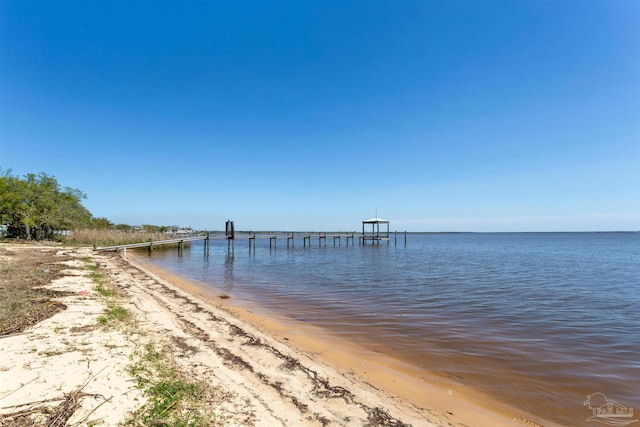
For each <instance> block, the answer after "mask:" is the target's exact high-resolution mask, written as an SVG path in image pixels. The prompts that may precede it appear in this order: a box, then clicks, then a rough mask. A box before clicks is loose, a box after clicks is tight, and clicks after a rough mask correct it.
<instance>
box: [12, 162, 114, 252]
mask: <svg viewBox="0 0 640 427" xmlns="http://www.w3.org/2000/svg"><path fill="white" fill-rule="evenodd" d="M86 197H87V196H86V194H84V193H83V192H82V191H80V190H78V189H77V188H71V187H62V186H61V185H60V184H59V183H58V181H57V180H56V179H55V178H54V177H52V176H50V175H47V174H46V173H40V174H33V173H29V174H26V175H24V176H23V177H18V176H15V175H13V174H12V173H11V170H7V171H2V170H0V226H1V227H3V229H4V234H5V235H6V236H7V237H17V238H24V239H27V240H32V239H35V240H47V239H52V238H54V237H55V236H56V234H60V233H61V232H63V231H67V230H74V229H77V228H85V227H86V228H102V227H111V226H112V224H111V223H110V222H109V221H108V220H107V219H105V218H94V217H93V215H91V213H90V212H89V211H88V210H87V208H85V207H84V206H83V205H82V200H84V199H86Z"/></svg>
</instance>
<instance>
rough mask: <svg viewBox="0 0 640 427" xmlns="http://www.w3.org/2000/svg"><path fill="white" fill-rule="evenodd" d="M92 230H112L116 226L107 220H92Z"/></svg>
mask: <svg viewBox="0 0 640 427" xmlns="http://www.w3.org/2000/svg"><path fill="white" fill-rule="evenodd" d="M91 228H96V229H98V230H111V229H113V228H114V226H113V223H112V222H111V221H109V220H108V219H107V218H92V219H91Z"/></svg>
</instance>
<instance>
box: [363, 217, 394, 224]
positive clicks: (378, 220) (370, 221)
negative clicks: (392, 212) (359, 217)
mask: <svg viewBox="0 0 640 427" xmlns="http://www.w3.org/2000/svg"><path fill="white" fill-rule="evenodd" d="M362 223H363V224H388V223H389V220H388V219H383V218H369V219H365V220H364V221H362Z"/></svg>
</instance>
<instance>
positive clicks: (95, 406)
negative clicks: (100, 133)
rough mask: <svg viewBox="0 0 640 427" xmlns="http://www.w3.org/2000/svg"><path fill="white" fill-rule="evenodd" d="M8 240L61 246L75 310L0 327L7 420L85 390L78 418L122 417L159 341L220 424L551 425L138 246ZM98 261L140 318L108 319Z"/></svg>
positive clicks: (2, 411) (61, 284)
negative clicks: (206, 283)
mask: <svg viewBox="0 0 640 427" xmlns="http://www.w3.org/2000/svg"><path fill="white" fill-rule="evenodd" d="M1 247H2V248H3V249H5V253H6V254H10V253H11V252H12V251H13V252H18V251H32V252H34V253H37V252H44V251H48V252H49V253H50V254H52V255H53V254H55V255H53V257H54V259H55V258H58V261H57V262H55V263H57V264H62V265H64V266H65V267H64V268H65V270H64V274H63V275H62V277H59V278H56V279H55V280H53V281H51V283H50V284H49V285H47V286H46V288H47V289H52V290H63V291H64V292H65V296H63V297H60V298H56V300H57V301H60V302H61V303H63V304H65V305H66V307H67V309H66V310H63V311H60V312H59V313H57V314H55V315H53V316H52V317H50V318H48V319H45V320H43V321H41V322H39V323H37V324H35V325H33V326H32V327H31V328H29V329H27V330H26V331H24V332H23V333H19V334H13V335H9V336H2V337H0V338H1V339H2V351H1V352H0V419H3V417H6V416H12V415H13V414H15V413H16V411H20V410H21V409H22V408H24V407H26V406H28V405H34V404H39V405H42V404H43V402H49V401H51V400H52V397H58V396H60V398H64V397H65V396H69V395H70V394H72V393H73V390H76V391H79V390H82V393H81V394H82V395H83V396H85V397H84V398H83V399H82V401H81V402H79V403H80V405H79V407H78V409H77V412H76V413H75V414H74V415H73V419H70V420H69V422H71V421H74V422H75V423H76V424H77V423H78V420H81V421H80V422H81V423H82V422H85V423H90V425H96V426H101V425H105V426H115V425H122V424H123V423H124V422H125V421H126V420H127V419H128V417H130V416H131V414H132V413H133V412H134V411H136V410H137V409H138V408H141V407H142V406H143V405H144V404H145V401H146V398H145V396H143V395H142V394H141V392H140V391H139V390H138V389H137V388H136V387H135V383H134V381H133V378H132V377H131V376H130V375H129V374H128V373H127V366H129V365H130V364H131V363H132V357H134V355H135V354H136V352H138V351H139V349H140V347H141V346H144V345H145V344H146V343H154V342H155V343H159V344H161V345H165V346H168V347H169V348H170V354H171V358H172V361H173V362H174V363H175V364H176V366H177V367H178V368H179V369H180V371H181V372H183V373H184V374H186V375H187V376H188V377H190V378H197V379H198V380H200V381H203V382H205V383H206V384H208V385H209V386H210V387H211V388H212V390H215V392H216V393H217V395H218V396H219V397H218V398H217V399H215V400H214V401H212V402H208V404H209V405H212V406H213V407H215V416H216V419H218V420H219V422H218V423H216V424H215V425H242V426H265V427H266V426H268V427H273V426H290V425H296V426H343V425H350V426H392V425H393V426H409V425H411V426H425V427H426V426H438V427H440V426H476V425H492V426H525V425H526V426H537V425H541V424H540V421H537V422H536V421H534V420H535V418H534V417H529V416H527V415H525V414H521V413H519V412H517V411H515V412H513V411H511V410H510V409H509V408H507V407H504V406H500V405H499V404H496V405H493V404H491V405H489V407H487V406H486V405H481V404H480V402H478V400H477V399H482V398H484V397H483V396H482V395H481V394H478V393H476V392H475V391H474V390H464V389H462V388H458V387H457V386H456V385H455V384H453V383H448V382H446V381H444V380H443V379H440V378H438V377H436V376H428V377H425V375H424V373H421V375H420V377H423V378H419V377H418V376H417V375H416V373H415V372H413V371H412V368H411V367H410V366H403V365H402V363H401V362H399V361H397V360H393V359H392V358H386V357H384V356H383V355H380V354H374V353H372V352H367V351H365V350H364V349H362V348H359V347H358V346H357V345H355V344H352V343H347V342H339V341H338V340H337V339H335V337H331V336H330V334H328V333H327V331H322V330H314V327H313V326H310V325H305V324H301V323H299V322H298V323H296V322H293V321H291V319H284V318H280V317H278V316H265V315H263V313H262V311H260V310H255V311H256V312H252V310H251V307H242V306H236V305H234V304H235V301H230V300H225V299H221V298H218V296H217V295H212V294H207V293H206V292H204V291H203V290H202V289H200V288H199V287H198V286H197V284H195V283H191V282H189V281H186V280H183V279H181V278H179V277H176V276H173V275H171V273H168V272H165V271H163V270H159V269H156V268H151V267H150V266H145V265H144V263H142V262H140V260H139V259H138V260H135V259H133V260H132V259H131V258H135V257H130V258H129V259H125V258H124V257H123V256H122V254H121V253H99V252H95V251H92V250H91V249H90V248H86V247H62V246H43V245H39V246H20V245H15V246H12V245H7V244H2V245H1ZM0 262H2V263H4V262H8V263H11V262H12V260H11V257H10V256H3V257H2V259H0ZM87 263H92V264H93V265H97V266H99V269H100V272H101V273H102V274H103V275H104V276H105V277H106V278H108V281H109V283H111V285H112V286H114V287H115V288H116V289H117V290H118V291H119V293H120V294H121V295H122V300H121V301H120V304H122V305H123V306H124V307H125V308H126V309H127V311H128V312H129V313H130V315H131V318H132V319H133V320H132V321H131V322H132V323H130V324H127V325H122V326H116V327H109V328H106V329H105V328H104V327H101V326H100V325H99V322H98V318H99V317H100V316H101V314H103V313H104V312H105V310H106V306H105V300H104V298H103V297H102V295H100V294H99V292H98V290H97V289H96V288H97V283H96V282H94V281H93V280H92V279H91V278H90V274H89V272H88V270H87V268H86V266H87ZM90 397H91V398H90ZM485 403H486V402H485ZM44 404H45V405H46V403H44ZM516 414H517V415H516ZM544 425H552V424H549V423H546V422H545V423H544Z"/></svg>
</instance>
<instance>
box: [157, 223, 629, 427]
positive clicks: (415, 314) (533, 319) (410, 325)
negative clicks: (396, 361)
mask: <svg viewBox="0 0 640 427" xmlns="http://www.w3.org/2000/svg"><path fill="white" fill-rule="evenodd" d="M150 262H151V263H153V264H154V265H156V266H157V267H160V268H162V269H165V270H167V271H171V272H173V273H175V274H178V275H179V276H181V277H184V278H185V279H188V280H191V281H194V282H197V283H199V284H200V286H202V287H203V288H204V289H211V290H212V292H218V293H225V294H228V295H230V296H231V297H232V298H234V299H236V300H240V301H241V300H247V301H253V302H256V303H258V304H260V305H262V306H264V307H268V308H269V309H270V310H272V311H274V312H278V313H281V314H282V315H285V316H287V317H290V318H293V319H296V320H299V321H302V322H307V323H309V324H313V325H317V326H320V327H324V328H327V329H329V330H331V331H332V332H334V333H337V334H339V335H343V336H344V337H346V338H348V339H351V340H354V339H355V340H357V341H358V342H359V343H361V344H363V345H365V346H367V347H368V348H370V349H371V351H383V352H385V353H390V355H392V356H395V357H398V358H401V359H403V360H405V361H407V362H408V363H410V364H412V365H414V366H417V367H419V368H421V369H424V370H425V371H428V372H435V373H438V374H440V375H444V376H447V377H450V378H452V379H454V380H456V381H459V382H461V383H463V384H466V385H469V386H472V387H477V388H480V389H482V390H484V391H485V392H487V393H490V394H492V395H493V396H495V397H496V398H497V399H499V400H502V401H504V402H506V403H509V404H511V405H513V406H516V407H519V408H521V409H524V410H526V411H528V412H531V413H533V414H535V415H537V416H540V417H543V418H547V419H550V420H552V421H556V422H560V423H563V424H566V425H590V424H593V423H587V422H586V421H585V420H586V418H587V417H588V416H590V415H591V411H589V410H588V408H587V407H585V406H583V401H584V400H585V399H586V396H587V395H588V394H592V393H595V392H602V393H604V394H606V395H607V397H609V398H611V399H614V400H616V401H617V402H619V403H621V404H623V405H625V406H628V407H633V408H636V411H638V408H640V233H495V234H493V233H486V234H485V233H479V234H475V233H473V234H472V233H462V234H409V236H408V241H407V245H406V246H405V245H404V242H403V241H402V238H401V237H400V236H399V237H398V245H397V246H395V245H394V242H393V239H392V241H391V244H390V245H386V244H382V245H366V246H359V245H358V243H357V241H356V244H355V245H354V246H352V245H351V243H349V245H346V244H345V242H344V239H343V241H342V244H341V245H340V246H337V247H334V246H333V244H332V241H331V239H328V241H327V246H326V247H324V246H323V247H319V246H318V244H317V240H314V242H313V244H312V245H311V246H310V247H309V246H307V247H303V246H302V240H301V239H299V240H297V241H296V247H295V249H287V248H286V242H284V241H280V242H279V247H278V248H277V249H270V248H269V240H268V239H263V240H262V241H258V247H257V248H256V251H255V252H253V251H251V252H250V251H249V249H248V243H247V241H246V240H238V241H236V244H235V251H233V253H229V252H228V250H227V243H226V242H224V241H216V242H215V243H214V244H212V246H211V250H210V253H209V256H208V257H206V256H205V255H204V247H203V244H202V242H197V243H194V244H193V245H192V246H191V248H190V249H188V250H185V251H184V253H183V255H182V256H181V257H179V256H178V255H177V253H176V251H172V250H168V251H154V252H153V254H152V255H151V256H150ZM635 418H638V417H635Z"/></svg>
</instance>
